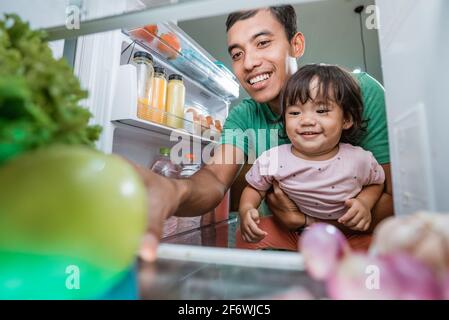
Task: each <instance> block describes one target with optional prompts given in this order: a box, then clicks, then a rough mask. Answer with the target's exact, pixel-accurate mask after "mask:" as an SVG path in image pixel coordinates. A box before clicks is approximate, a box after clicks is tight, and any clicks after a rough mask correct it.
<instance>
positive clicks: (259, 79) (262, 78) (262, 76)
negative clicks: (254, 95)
mask: <svg viewBox="0 0 449 320" xmlns="http://www.w3.org/2000/svg"><path fill="white" fill-rule="evenodd" d="M269 77H270V74H268V73H264V74H261V75H258V76H257V77H254V78H251V79H249V83H250V84H255V83H257V82H260V81H263V80H267V79H268V78H269Z"/></svg>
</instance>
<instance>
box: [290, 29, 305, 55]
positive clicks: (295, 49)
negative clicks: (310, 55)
mask: <svg viewBox="0 0 449 320" xmlns="http://www.w3.org/2000/svg"><path fill="white" fill-rule="evenodd" d="M305 48H306V39H305V38H304V35H303V34H302V33H301V32H296V34H295V35H294V36H293V38H292V39H291V40H290V55H291V56H292V57H294V58H301V57H302V55H303V54H304V50H305Z"/></svg>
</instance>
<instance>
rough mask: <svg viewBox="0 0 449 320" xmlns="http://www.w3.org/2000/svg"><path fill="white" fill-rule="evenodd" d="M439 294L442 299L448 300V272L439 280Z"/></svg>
mask: <svg viewBox="0 0 449 320" xmlns="http://www.w3.org/2000/svg"><path fill="white" fill-rule="evenodd" d="M441 294H442V298H443V299H444V300H449V273H447V274H446V275H445V276H444V277H443V279H442V281H441Z"/></svg>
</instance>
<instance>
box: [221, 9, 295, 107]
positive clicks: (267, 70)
mask: <svg viewBox="0 0 449 320" xmlns="http://www.w3.org/2000/svg"><path fill="white" fill-rule="evenodd" d="M228 51H229V53H230V55H231V59H232V68H233V70H234V73H235V75H236V76H237V78H238V79H239V81H240V84H241V85H242V86H243V88H244V89H245V90H246V92H248V94H249V95H250V96H251V97H252V98H253V99H254V100H256V101H257V102H260V103H269V102H273V101H274V100H276V99H277V98H278V96H279V93H280V92H281V89H282V87H283V85H284V83H285V82H286V81H287V79H288V77H290V76H291V74H292V73H293V72H294V71H296V70H292V69H293V68H294V67H292V63H291V60H292V57H291V55H290V53H291V46H290V42H289V41H288V39H287V35H286V33H285V30H284V27H283V26H282V24H281V23H280V22H279V21H278V20H277V19H276V18H275V17H274V16H273V15H272V14H271V12H270V11H269V10H260V11H258V12H257V14H256V15H255V16H253V17H251V18H248V19H245V20H240V21H237V22H236V23H235V24H234V25H233V26H232V27H231V28H230V29H229V31H228Z"/></svg>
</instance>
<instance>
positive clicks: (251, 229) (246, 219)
mask: <svg viewBox="0 0 449 320" xmlns="http://www.w3.org/2000/svg"><path fill="white" fill-rule="evenodd" d="M259 222H260V217H259V212H258V211H257V209H250V210H247V211H246V212H244V213H242V214H240V232H241V234H242V238H243V240H245V241H246V242H259V241H260V240H262V239H263V238H265V236H266V235H267V234H268V233H266V232H265V231H263V230H262V229H260V228H259V227H258V224H259Z"/></svg>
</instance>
